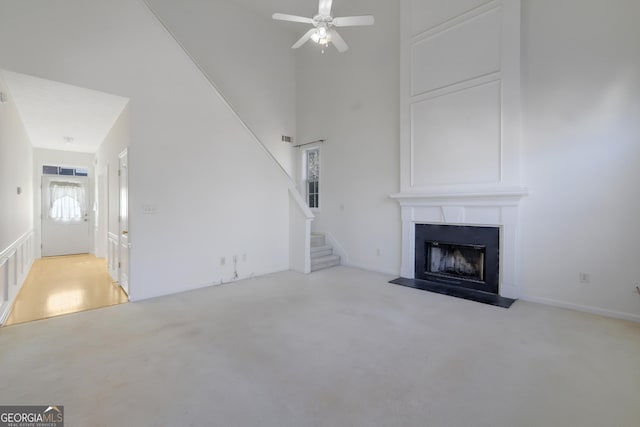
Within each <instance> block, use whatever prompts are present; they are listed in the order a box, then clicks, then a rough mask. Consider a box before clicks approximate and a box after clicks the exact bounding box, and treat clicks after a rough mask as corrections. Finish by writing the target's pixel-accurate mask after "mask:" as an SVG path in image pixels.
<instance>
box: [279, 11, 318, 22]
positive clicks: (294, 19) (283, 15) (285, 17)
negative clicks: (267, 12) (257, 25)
mask: <svg viewBox="0 0 640 427" xmlns="http://www.w3.org/2000/svg"><path fill="white" fill-rule="evenodd" d="M271 17H272V18H273V19H275V20H277V21H289V22H300V23H302V24H313V19H311V18H305V17H304V16H296V15H287V14H286V13H274V14H273V15H272V16H271Z"/></svg>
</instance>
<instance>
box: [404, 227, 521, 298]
mask: <svg viewBox="0 0 640 427" xmlns="http://www.w3.org/2000/svg"><path fill="white" fill-rule="evenodd" d="M499 264H500V228H499V227H480V226H463V225H442V224H416V225H415V279H405V278H398V279H396V280H393V281H392V282H391V283H395V284H399V285H404V286H410V287H414V288H418V289H423V290H427V291H432V292H438V293H441V294H446V295H451V296H455V297H460V298H466V299H471V300H474V301H478V302H483V303H487V304H492V305H497V306H500V307H506V308H508V307H509V306H511V304H512V303H513V302H514V301H515V300H513V299H510V298H504V297H501V296H500V295H499V277H500V266H499Z"/></svg>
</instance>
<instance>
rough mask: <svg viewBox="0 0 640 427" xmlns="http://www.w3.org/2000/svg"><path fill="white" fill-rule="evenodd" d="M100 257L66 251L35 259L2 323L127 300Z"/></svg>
mask: <svg viewBox="0 0 640 427" xmlns="http://www.w3.org/2000/svg"><path fill="white" fill-rule="evenodd" d="M127 301H128V298H127V295H126V294H125V293H124V291H123V290H122V288H121V287H120V286H119V285H118V284H117V283H114V282H113V280H112V279H111V277H110V276H109V274H108V273H107V264H106V261H105V260H104V259H100V258H96V257H95V256H93V255H89V254H82V255H69V256H59V257H46V258H40V259H37V260H36V261H35V262H34V263H33V267H32V268H31V271H30V272H29V276H28V277H27V280H26V281H25V283H24V285H23V286H22V289H21V290H20V293H19V294H18V295H17V297H16V300H15V302H14V303H13V308H12V310H11V314H10V315H9V318H8V319H7V321H6V323H5V326H7V325H14V324H16V323H24V322H30V321H33V320H39V319H46V318H49V317H54V316H60V315H62V314H69V313H76V312H78V311H85V310H91V309H94V308H100V307H106V306H109V305H114V304H122V303H124V302H127Z"/></svg>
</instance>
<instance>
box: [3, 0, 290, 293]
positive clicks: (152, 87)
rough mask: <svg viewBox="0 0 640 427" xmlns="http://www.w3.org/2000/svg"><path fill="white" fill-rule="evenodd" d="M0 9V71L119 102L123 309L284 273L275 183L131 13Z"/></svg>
mask: <svg viewBox="0 0 640 427" xmlns="http://www.w3.org/2000/svg"><path fill="white" fill-rule="evenodd" d="M0 9H1V10H2V14H0V51H2V52H3V54H2V61H3V63H6V64H9V65H10V67H8V68H11V69H13V70H15V71H18V72H23V73H26V74H31V75H36V76H41V77H44V78H48V79H51V80H57V81H61V82H66V83H70V84H74V85H77V86H81V87H87V88H92V89H96V90H100V91H104V92H107V93H113V94H118V95H121V96H125V97H128V98H130V99H131V101H130V104H129V108H130V114H131V144H130V147H129V163H130V171H129V172H130V175H129V184H130V193H129V197H130V212H129V214H130V221H129V225H130V228H129V232H130V242H131V243H132V248H131V253H130V254H131V271H130V273H131V274H130V282H131V286H130V290H131V292H130V298H131V299H132V300H139V299H143V298H150V297H154V296H158V295H164V294H169V293H174V292H180V291H184V290H188V289H193V288H197V287H201V286H207V285H210V284H212V283H218V282H220V281H221V280H225V281H227V280H232V279H233V278H234V277H236V276H237V277H246V276H250V275H259V274H265V273H269V272H274V271H279V270H285V269H287V268H288V265H289V253H288V242H289V233H288V224H289V220H288V217H289V215H288V209H289V207H288V206H289V205H288V197H289V196H288V178H287V176H286V174H284V173H283V172H282V171H281V170H280V169H279V168H278V167H277V164H276V163H275V162H274V161H273V160H272V159H271V158H270V157H269V156H268V155H267V153H266V152H265V151H263V150H262V149H261V148H260V147H259V146H258V145H257V144H256V143H255V142H254V141H253V140H252V138H251V137H250V135H249V134H248V133H247V131H246V130H245V129H244V128H243V127H242V126H241V124H240V123H239V122H238V120H237V119H236V118H235V116H234V115H233V114H232V113H231V112H230V110H229V109H228V108H227V107H226V105H225V104H224V103H223V102H222V100H221V99H220V98H219V97H218V95H217V94H216V93H215V92H214V91H213V90H212V88H211V87H210V86H209V84H208V82H207V81H206V80H205V78H204V77H203V76H202V75H201V74H200V72H199V71H198V70H197V69H196V68H195V67H194V65H193V64H192V63H191V62H190V61H189V60H188V58H187V57H186V56H185V54H184V52H183V51H182V50H181V49H180V48H179V47H178V46H177V44H176V43H175V41H174V40H173V39H172V38H170V37H169V35H168V34H167V33H166V32H165V30H164V28H162V27H161V25H160V24H159V23H158V22H157V21H155V18H154V17H153V16H152V15H151V13H150V12H149V11H148V10H147V9H146V8H145V7H144V6H143V5H142V3H140V2H132V1H128V0H116V1H110V2H102V1H98V0H91V1H87V0H61V1H57V2H44V3H42V4H39V5H38V7H37V8H34V7H32V5H29V4H26V3H25V2H13V1H8V0H2V1H0ZM15 40H20V43H15ZM144 205H153V206H155V207H156V209H157V212H156V214H154V215H144V214H143V210H142V208H143V206H144ZM233 255H238V264H237V266H236V267H237V270H235V269H234V264H233V260H232V257H233ZM244 255H246V257H245V256H244ZM222 257H225V258H226V260H225V261H226V262H225V265H220V258H222ZM235 273H237V274H235Z"/></svg>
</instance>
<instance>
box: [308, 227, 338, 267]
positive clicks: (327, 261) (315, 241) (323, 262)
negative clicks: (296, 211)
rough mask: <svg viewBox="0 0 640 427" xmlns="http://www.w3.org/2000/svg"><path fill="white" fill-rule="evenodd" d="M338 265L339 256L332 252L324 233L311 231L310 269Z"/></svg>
mask: <svg viewBox="0 0 640 427" xmlns="http://www.w3.org/2000/svg"><path fill="white" fill-rule="evenodd" d="M336 265H340V256H339V255H334V254H333V248H332V247H331V245H327V240H326V239H325V236H324V234H321V233H311V271H316V270H321V269H323V268H330V267H335V266H336Z"/></svg>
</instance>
